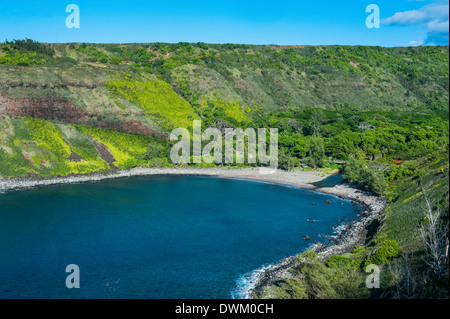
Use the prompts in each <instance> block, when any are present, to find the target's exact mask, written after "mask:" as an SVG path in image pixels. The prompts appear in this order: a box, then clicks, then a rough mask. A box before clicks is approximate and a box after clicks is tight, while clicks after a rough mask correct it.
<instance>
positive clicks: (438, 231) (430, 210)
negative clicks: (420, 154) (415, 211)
mask: <svg viewBox="0 0 450 319" xmlns="http://www.w3.org/2000/svg"><path fill="white" fill-rule="evenodd" d="M447 191H448V190H447ZM422 193H423V197H424V199H425V205H424V211H425V219H424V221H423V222H422V224H421V226H420V234H421V235H422V239H423V241H424V242H425V245H426V247H427V251H428V255H429V257H430V258H429V260H428V261H427V264H428V265H429V266H430V269H431V271H432V272H433V273H434V274H436V275H437V276H439V277H442V276H443V275H445V274H446V275H447V277H448V245H449V244H448V230H449V225H448V223H443V221H442V218H441V215H442V214H443V209H442V207H440V205H439V204H438V203H436V202H435V200H433V199H432V196H431V195H430V194H429V191H428V190H426V189H425V188H424V187H423V186H422ZM447 201H448V193H447Z"/></svg>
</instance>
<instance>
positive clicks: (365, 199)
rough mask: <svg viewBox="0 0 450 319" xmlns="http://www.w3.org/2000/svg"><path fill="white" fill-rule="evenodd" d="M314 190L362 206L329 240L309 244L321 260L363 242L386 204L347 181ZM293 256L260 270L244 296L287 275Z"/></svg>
mask: <svg viewBox="0 0 450 319" xmlns="http://www.w3.org/2000/svg"><path fill="white" fill-rule="evenodd" d="M315 190H316V191H320V192H323V193H326V194H331V195H336V196H338V197H340V198H346V199H350V200H352V201H353V202H354V203H355V205H356V204H358V205H360V206H362V208H363V211H362V212H361V213H360V214H359V215H358V219H357V220H356V221H355V222H353V223H347V224H345V225H342V230H341V231H340V233H339V234H338V235H337V236H336V237H335V238H332V239H331V240H330V242H329V243H327V244H320V245H316V244H315V245H314V246H313V247H312V249H313V250H314V251H316V252H317V253H318V255H319V257H320V258H321V259H322V260H326V259H328V258H329V257H331V256H332V255H340V254H345V253H348V252H351V251H353V249H354V247H355V246H356V245H364V243H365V241H366V238H367V233H368V231H367V226H368V225H369V224H370V223H371V222H372V221H373V220H375V219H376V218H377V217H379V216H380V215H381V214H382V213H383V212H384V210H385V209H386V206H387V202H386V200H385V199H384V198H382V197H378V196H374V195H373V194H370V193H367V192H364V191H361V190H358V189H357V188H355V187H352V186H351V185H348V184H342V185H336V186H334V187H326V188H317V189H315ZM295 259H296V256H290V257H287V258H285V259H283V260H282V261H281V262H279V263H278V264H276V265H272V266H269V267H268V268H267V269H265V270H264V271H262V272H260V273H259V274H258V276H257V279H256V281H255V282H254V283H253V284H252V287H251V288H250V289H249V290H248V292H247V295H246V297H247V298H250V299H253V298H257V297H258V296H260V295H261V294H262V293H263V292H264V288H266V287H270V286H271V285H272V284H273V283H275V282H276V281H279V280H283V279H289V278H291V277H292V275H291V273H290V268H291V267H292V266H293V264H294V261H295Z"/></svg>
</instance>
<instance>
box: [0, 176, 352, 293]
mask: <svg viewBox="0 0 450 319" xmlns="http://www.w3.org/2000/svg"><path fill="white" fill-rule="evenodd" d="M326 199H332V200H333V203H331V204H330V203H324V200H326ZM312 202H315V203H316V204H315V205H312ZM357 213H358V212H357V211H355V207H354V206H353V205H352V203H351V202H350V201H348V200H343V199H339V198H337V197H335V196H331V195H325V194H321V193H318V192H313V191H307V190H302V189H298V188H294V187H284V186H280V185H275V184H270V183H259V182H251V181H242V180H231V179H221V178H214V177H198V176H147V177H141V176H140V177H131V178H121V179H114V180H105V181H100V182H91V183H84V184H71V185H55V186H47V187H42V188H35V189H29V190H21V191H14V192H10V193H7V194H1V195H0V298H231V297H243V295H242V289H243V285H245V284H246V283H245V280H244V278H245V277H248V276H250V275H251V274H252V273H253V274H254V271H255V270H256V271H257V270H258V269H261V267H263V266H265V265H268V264H273V263H276V262H278V261H280V260H281V259H282V258H284V257H287V256H290V255H294V254H297V253H299V252H301V251H303V250H305V249H306V248H308V247H310V246H311V245H312V244H313V242H314V241H321V242H325V239H324V238H322V237H321V236H319V234H325V235H333V226H336V225H339V224H342V223H343V221H342V219H344V220H350V219H353V218H355V216H356V215H357ZM308 219H314V221H307V220H308ZM304 235H308V236H310V237H311V240H309V241H306V240H304V239H303V238H302V237H303V236H304ZM69 264H76V265H78V267H79V269H80V288H73V289H68V288H67V287H66V284H65V282H66V278H67V276H69V273H66V272H65V270H66V266H67V265H69Z"/></svg>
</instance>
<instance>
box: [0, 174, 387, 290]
mask: <svg viewBox="0 0 450 319" xmlns="http://www.w3.org/2000/svg"><path fill="white" fill-rule="evenodd" d="M141 175H142V176H146V175H168V176H169V175H192V176H215V177H220V178H226V179H241V180H253V181H259V182H268V183H273V184H279V185H288V186H294V187H300V188H302V189H309V190H313V191H317V192H321V193H326V194H330V195H333V196H336V197H340V198H344V199H350V200H352V201H353V202H354V205H359V206H361V207H362V208H363V211H362V212H361V213H360V214H359V216H358V219H357V220H356V221H352V222H349V221H348V222H346V223H343V224H342V225H335V227H338V228H339V232H338V235H337V236H336V237H335V238H331V239H330V241H329V243H327V244H320V245H319V244H314V245H312V244H313V241H312V240H311V245H312V249H314V250H315V251H317V252H318V253H319V254H320V255H321V257H322V258H323V259H327V258H328V257H330V256H331V255H333V254H342V253H346V252H349V251H351V250H352V249H353V247H354V246H355V245H362V244H364V241H365V239H366V235H367V229H366V228H367V226H368V225H369V224H370V222H371V221H372V220H374V219H375V218H377V217H378V216H379V214H381V213H382V212H383V211H384V209H385V205H386V204H385V201H384V199H383V198H379V197H376V196H373V195H371V194H368V193H365V192H362V191H360V190H358V189H356V188H354V187H351V186H350V185H346V184H341V185H336V186H334V187H322V188H318V187H316V186H314V185H312V183H316V182H319V181H321V180H323V179H325V178H326V177H328V176H329V175H326V174H323V173H321V172H315V171H294V172H286V171H280V170H279V171H276V172H275V173H274V174H270V175H261V174H259V171H258V170H257V169H252V168H242V169H226V168H210V169H198V168H160V169H153V168H135V169H132V170H128V171H116V172H114V173H108V174H98V173H97V174H91V175H78V176H76V175H74V176H66V177H55V178H51V179H42V178H40V177H39V176H33V177H22V178H0V193H2V192H9V191H13V190H20V189H28V188H34V187H42V186H47V185H55V184H56V185H57V184H73V183H85V182H90V181H91V182H94V181H100V180H105V179H114V178H127V177H132V176H141ZM0 196H1V195H0ZM323 202H325V205H330V207H332V205H333V203H334V200H330V199H327V200H325V201H323ZM314 204H316V203H315V202H311V205H314ZM317 204H319V203H317ZM314 206H315V205H314ZM315 221H316V220H315V219H308V220H307V222H309V223H313V222H315ZM309 235H313V234H308V233H304V234H303V237H304V239H302V240H304V241H305V242H308V241H309V240H308V238H310V237H309ZM299 253H300V251H299ZM295 258H296V257H295V256H290V257H287V258H284V259H283V260H281V261H280V262H279V263H278V264H276V265H272V266H269V267H267V268H264V269H262V270H260V271H257V272H256V273H255V275H254V276H252V278H251V279H250V280H249V286H248V288H249V289H248V290H247V291H244V292H241V294H240V297H241V298H255V297H257V296H258V294H259V292H261V291H262V289H264V287H266V286H270V285H271V284H272V283H273V282H275V281H278V280H280V279H287V278H290V276H291V274H290V272H289V269H290V267H291V266H292V263H293V261H294V259H295ZM250 281H251V282H250Z"/></svg>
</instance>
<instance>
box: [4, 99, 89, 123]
mask: <svg viewBox="0 0 450 319" xmlns="http://www.w3.org/2000/svg"><path fill="white" fill-rule="evenodd" d="M0 114H9V115H13V116H32V117H36V118H42V119H48V120H52V121H57V122H65V123H72V124H85V123H86V121H87V114H86V112H84V111H83V110H81V109H80V108H78V107H77V106H75V105H74V104H73V103H72V102H70V101H66V100H64V99H60V98H32V99H28V98H26V99H11V98H9V97H8V96H6V95H3V94H1V93H0Z"/></svg>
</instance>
